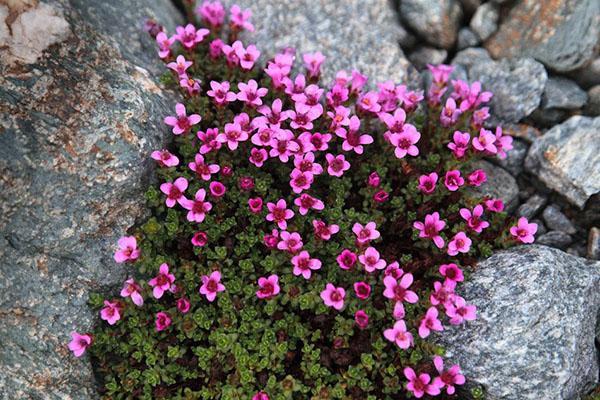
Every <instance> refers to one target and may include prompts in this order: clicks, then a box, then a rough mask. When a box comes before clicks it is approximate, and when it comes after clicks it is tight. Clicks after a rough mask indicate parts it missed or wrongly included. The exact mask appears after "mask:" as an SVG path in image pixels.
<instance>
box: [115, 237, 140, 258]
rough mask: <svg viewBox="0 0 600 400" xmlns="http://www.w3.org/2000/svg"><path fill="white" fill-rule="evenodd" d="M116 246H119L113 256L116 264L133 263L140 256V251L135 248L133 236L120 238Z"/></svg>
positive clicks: (135, 242)
mask: <svg viewBox="0 0 600 400" xmlns="http://www.w3.org/2000/svg"><path fill="white" fill-rule="evenodd" d="M117 244H118V245H119V250H117V251H116V252H115V255H114V259H115V261H116V262H118V263H124V262H126V261H135V260H137V259H138V257H139V256H140V249H138V248H137V240H136V239H135V236H122V237H121V238H119V241H118V242H117Z"/></svg>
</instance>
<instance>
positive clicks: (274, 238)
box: [263, 229, 279, 249]
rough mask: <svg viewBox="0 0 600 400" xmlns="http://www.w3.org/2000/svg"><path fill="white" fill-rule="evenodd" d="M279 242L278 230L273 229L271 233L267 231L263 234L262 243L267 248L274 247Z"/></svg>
mask: <svg viewBox="0 0 600 400" xmlns="http://www.w3.org/2000/svg"><path fill="white" fill-rule="evenodd" d="M278 242H279V231H278V230H277V229H273V230H272V231H271V233H268V234H266V235H264V236H263V243H264V244H265V246H267V248H269V249H274V248H275V247H277V243H278Z"/></svg>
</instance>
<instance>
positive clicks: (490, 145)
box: [473, 128, 498, 154]
mask: <svg viewBox="0 0 600 400" xmlns="http://www.w3.org/2000/svg"><path fill="white" fill-rule="evenodd" d="M495 143H496V136H495V135H494V134H493V133H492V132H490V131H488V130H487V129H484V128H481V130H480V131H479V137H474V138H473V147H474V148H475V149H476V150H478V151H481V152H486V153H489V154H496V152H497V151H498V149H497V148H496V145H495Z"/></svg>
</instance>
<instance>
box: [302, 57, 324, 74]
mask: <svg viewBox="0 0 600 400" xmlns="http://www.w3.org/2000/svg"><path fill="white" fill-rule="evenodd" d="M302 59H303V60H304V66H305V67H306V72H307V73H308V76H309V77H310V78H316V77H318V76H319V75H320V74H321V65H322V64H323V61H325V56H324V55H323V54H322V53H321V52H320V51H317V52H315V53H305V54H304V55H303V56H302Z"/></svg>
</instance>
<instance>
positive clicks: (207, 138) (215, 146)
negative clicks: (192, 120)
mask: <svg viewBox="0 0 600 400" xmlns="http://www.w3.org/2000/svg"><path fill="white" fill-rule="evenodd" d="M197 136H198V139H200V141H201V142H202V146H200V154H207V153H210V152H211V151H215V150H219V149H220V148H221V142H219V141H218V140H217V136H219V129H217V128H209V129H207V130H206V132H202V131H198V133H197Z"/></svg>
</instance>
